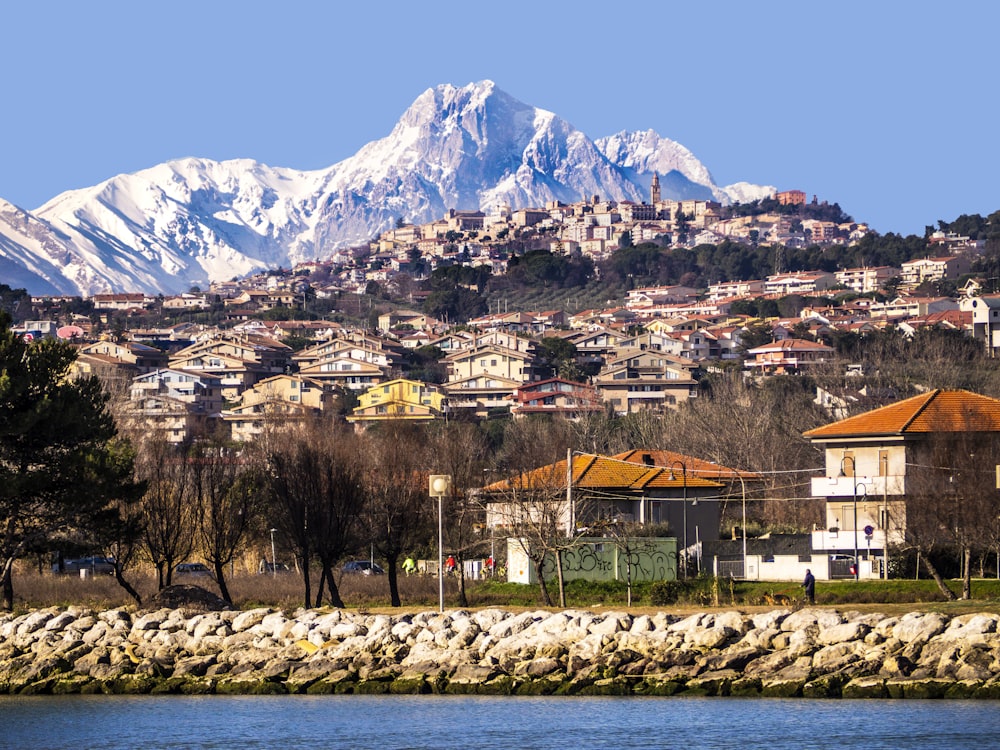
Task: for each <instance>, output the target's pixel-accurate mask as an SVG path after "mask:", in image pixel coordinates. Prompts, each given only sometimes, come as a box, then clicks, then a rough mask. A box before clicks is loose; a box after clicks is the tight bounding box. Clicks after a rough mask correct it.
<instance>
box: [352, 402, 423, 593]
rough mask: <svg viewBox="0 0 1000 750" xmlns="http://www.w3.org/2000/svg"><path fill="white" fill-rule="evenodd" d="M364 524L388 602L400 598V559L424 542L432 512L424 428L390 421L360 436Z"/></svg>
mask: <svg viewBox="0 0 1000 750" xmlns="http://www.w3.org/2000/svg"><path fill="white" fill-rule="evenodd" d="M363 443H364V445H365V450H364V451H363V455H364V456H365V459H366V470H365V479H364V484H365V495H366V503H365V513H364V520H365V525H366V527H367V529H368V534H369V537H370V538H371V540H372V544H373V545H374V546H375V549H377V550H378V552H379V554H380V555H381V556H382V557H384V558H385V562H386V573H387V576H386V577H387V579H388V583H389V599H390V602H391V604H392V606H393V607H398V606H400V605H401V604H402V600H401V599H400V596H399V578H398V572H399V571H398V565H397V563H398V562H399V558H400V557H401V556H402V555H404V554H406V552H407V550H408V549H410V548H412V547H413V546H414V545H415V544H416V543H417V542H418V541H421V540H423V539H425V538H426V536H425V535H426V533H427V529H428V527H429V524H428V519H429V518H430V515H431V511H430V507H429V503H428V498H427V487H426V482H427V472H425V471H424V465H425V458H424V452H425V448H426V435H425V429H424V428H423V427H421V426H418V425H414V424H412V423H408V422H403V421H398V420H393V421H388V422H385V423H382V424H380V425H377V427H376V428H374V429H371V430H369V431H368V433H366V434H365V436H364V440H363Z"/></svg>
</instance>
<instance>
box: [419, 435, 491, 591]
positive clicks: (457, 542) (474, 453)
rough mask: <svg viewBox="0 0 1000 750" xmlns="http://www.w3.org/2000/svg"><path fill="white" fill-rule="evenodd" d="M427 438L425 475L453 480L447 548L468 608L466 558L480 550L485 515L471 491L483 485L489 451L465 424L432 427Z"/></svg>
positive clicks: (482, 438)
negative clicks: (451, 556) (438, 474)
mask: <svg viewBox="0 0 1000 750" xmlns="http://www.w3.org/2000/svg"><path fill="white" fill-rule="evenodd" d="M427 438H428V448H429V453H428V459H427V461H428V464H427V465H428V469H430V471H429V472H428V473H434V474H437V473H440V474H448V475H450V476H451V478H452V496H451V497H449V498H445V501H446V505H445V509H444V512H445V515H446V517H447V519H448V523H447V537H446V538H447V544H448V549H449V550H451V551H452V554H454V555H457V562H458V571H457V572H458V600H459V605H460V606H463V607H465V606H467V605H468V597H467V595H466V590H465V565H464V560H465V559H466V557H467V556H468V555H469V554H470V553H473V552H475V551H477V550H481V549H482V547H483V544H484V541H485V540H484V539H483V537H482V534H481V533H480V531H479V530H480V529H483V528H485V524H484V521H485V511H484V508H483V507H482V505H481V503H480V502H479V501H478V499H477V498H475V497H474V496H473V492H472V490H473V489H474V488H477V487H479V486H480V485H481V484H482V480H483V477H484V475H485V470H486V468H487V461H488V456H489V451H488V449H487V445H486V441H485V439H484V437H483V434H482V432H481V431H480V430H479V429H478V428H477V427H476V426H475V425H473V424H470V423H467V422H451V423H442V424H438V425H434V426H432V428H431V429H430V431H429V432H428V435H427Z"/></svg>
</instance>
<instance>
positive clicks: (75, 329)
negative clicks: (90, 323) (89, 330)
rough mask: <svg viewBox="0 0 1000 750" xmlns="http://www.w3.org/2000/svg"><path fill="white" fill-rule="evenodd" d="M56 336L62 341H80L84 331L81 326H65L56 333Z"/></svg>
mask: <svg viewBox="0 0 1000 750" xmlns="http://www.w3.org/2000/svg"><path fill="white" fill-rule="evenodd" d="M56 336H58V337H59V338H61V339H78V338H81V337H82V336H83V329H82V328H80V326H63V327H62V328H60V329H59V330H57V331H56Z"/></svg>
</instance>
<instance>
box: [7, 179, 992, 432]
mask: <svg viewBox="0 0 1000 750" xmlns="http://www.w3.org/2000/svg"><path fill="white" fill-rule="evenodd" d="M659 193H660V191H659V180H658V178H655V179H654V181H653V185H652V189H651V195H650V202H649V203H648V204H634V203H629V202H624V203H615V202H612V201H600V200H598V199H597V198H594V199H592V200H589V201H581V202H580V203H577V204H573V205H562V204H559V203H553V204H551V205H549V206H546V207H545V208H544V209H537V210H536V209H519V210H516V211H511V210H510V209H509V208H508V207H499V208H498V209H497V210H496V211H495V212H492V213H489V214H485V213H483V212H479V211H474V212H468V211H466V212H463V211H454V210H453V211H449V213H448V215H447V216H446V217H444V218H442V219H441V220H439V221H436V222H433V223H430V224H427V225H422V226H409V225H403V224H402V222H400V224H401V226H399V227H397V228H395V229H393V230H390V231H388V232H385V233H383V234H382V235H381V236H380V237H378V238H376V239H375V240H373V241H372V242H371V243H370V246H369V247H368V248H365V249H355V250H354V251H353V255H344V254H340V255H337V256H335V257H334V258H332V259H329V260H328V261H325V262H323V263H320V262H311V263H305V264H301V265H300V266H297V267H295V268H293V269H291V271H290V272H287V273H275V274H260V275H256V276H253V277H249V278H247V279H236V280H231V281H223V282H216V283H213V284H212V285H211V287H210V289H208V290H207V291H201V290H197V289H195V290H192V291H191V292H190V293H186V294H181V295H176V296H169V297H164V296H162V295H160V296H156V295H150V294H129V293H123V294H110V293H109V294H98V295H95V296H94V297H93V298H91V299H90V300H89V301H90V302H91V303H92V305H93V314H92V315H91V316H89V317H87V316H84V315H73V314H68V315H67V314H60V313H59V312H58V311H59V310H64V309H65V308H66V305H67V303H69V302H71V301H72V300H71V299H70V298H53V297H49V298H45V297H39V298H34V299H33V300H32V304H33V311H32V312H33V314H34V316H33V317H32V319H28V320H24V321H23V322H21V323H20V324H19V325H18V326H17V330H18V331H19V332H20V333H22V334H23V335H25V336H28V337H39V336H41V337H45V336H49V337H59V338H66V339H69V340H71V341H72V342H73V344H74V346H76V347H77V348H78V358H77V361H76V363H75V365H74V367H75V368H76V371H77V372H79V373H81V374H84V375H90V374H94V375H98V376H100V377H101V378H102V380H104V381H105V382H107V383H113V384H114V387H115V389H116V392H117V393H118V394H120V396H121V400H122V401H124V402H125V403H126V404H127V406H126V407H125V408H124V409H123V418H125V419H127V420H128V421H129V422H131V423H132V424H134V425H142V426H143V428H144V429H147V430H156V431H160V432H162V434H163V435H164V436H166V437H167V439H169V440H170V441H173V442H178V443H179V442H184V441H188V440H190V439H192V438H193V437H196V436H198V435H201V434H209V433H211V434H216V435H217V434H220V430H221V431H222V432H224V433H225V434H226V435H227V436H229V437H230V438H232V439H234V440H237V441H244V440H250V439H253V436H254V435H255V434H257V433H258V432H259V431H260V430H261V428H262V427H261V426H262V424H264V423H265V422H266V421H268V420H273V419H275V418H276V416H277V415H280V419H281V420H283V421H287V420H302V419H307V418H308V417H309V416H310V415H313V414H318V413H336V414H340V415H342V416H344V417H345V418H346V419H347V421H349V422H351V423H353V424H355V425H357V426H358V427H362V426H364V425H365V424H368V423H372V422H377V421H380V420H385V419H387V418H398V417H403V418H405V419H407V420H413V421H427V420H435V419H443V418H446V417H447V416H449V415H453V416H454V415H458V414H463V415H465V416H469V417H473V418H478V419H486V418H491V417H496V416H498V415H501V414H509V415H511V416H513V417H514V418H519V417H523V416H525V415H529V414H542V413H544V414H559V415H562V416H565V417H568V418H571V419H573V418H579V417H580V416H581V415H584V414H587V413H598V412H604V411H608V412H611V413H614V414H617V415H626V414H634V413H637V412H640V411H654V412H656V411H663V410H665V409H676V408H678V407H679V406H680V405H681V404H683V403H685V402H686V401H688V400H689V399H693V398H697V396H698V391H699V374H700V373H704V372H706V371H710V370H712V369H713V368H716V369H717V368H719V367H723V366H733V365H738V366H740V367H742V368H743V369H744V370H745V372H746V373H747V375H748V376H754V377H766V376H769V375H776V374H801V373H807V372H809V371H810V370H814V369H816V368H818V367H823V366H825V365H828V363H830V362H831V361H832V360H833V359H834V356H833V355H834V352H835V350H834V347H833V346H832V345H831V343H832V338H833V337H834V335H835V334H837V333H851V334H854V335H859V336H863V335H865V334H866V333H870V332H873V331H879V330H886V329H887V328H893V329H895V330H898V331H900V332H902V333H903V334H904V335H907V336H911V335H913V334H914V333H915V332H916V331H918V330H920V329H922V328H928V327H930V328H935V329H948V330H956V331H962V332H964V333H965V334H967V335H968V336H970V337H972V338H974V339H975V340H977V341H979V342H981V343H982V346H983V347H984V349H985V350H986V351H987V352H988V353H989V354H990V355H991V356H992V355H993V354H995V353H996V348H997V347H998V346H1000V337H998V336H997V327H998V326H1000V320H998V319H997V316H998V310H1000V297H991V296H979V292H980V284H979V282H978V281H977V280H976V279H975V278H969V277H968V273H969V269H970V265H971V258H973V257H974V255H975V253H976V252H977V251H978V250H979V249H981V246H982V243H981V242H977V241H973V240H970V239H969V238H962V237H955V236H946V235H945V234H944V233H937V234H936V235H934V236H933V237H932V238H931V240H930V243H929V244H930V247H931V248H933V250H934V251H935V252H934V255H933V256H931V254H930V253H929V254H928V257H926V258H921V259H917V260H913V261H910V262H906V263H903V264H901V267H898V268H897V267H888V266H881V267H864V268H848V269H843V270H840V271H835V272H826V271H801V272H796V273H778V274H773V275H770V276H767V277H764V278H760V279H751V280H731V281H720V282H718V283H714V284H710V285H709V286H708V288H707V289H696V288H691V287H687V286H681V285H671V286H662V287H644V288H633V289H630V290H628V291H627V293H626V296H625V298H624V299H623V300H620V301H619V302H620V303H619V304H614V305H612V306H610V307H607V308H603V309H586V310H577V311H573V312H570V311H567V310H563V309H553V310H535V311H531V310H517V311H509V310H499V309H498V310H497V311H496V312H490V313H488V314H485V315H482V316H479V317H476V318H473V319H470V320H467V321H461V324H460V325H450V324H449V323H448V322H446V321H442V320H437V319H434V318H432V317H430V316H428V315H427V314H426V313H423V312H421V311H420V310H419V308H418V307H413V308H406V307H398V306H397V307H396V308H395V309H392V310H390V311H388V312H385V313H382V314H379V315H378V317H377V325H376V326H375V327H372V326H371V325H364V324H358V325H352V324H351V323H350V322H349V321H345V322H335V321H333V320H303V319H289V320H275V319H274V313H276V312H280V311H287V312H293V311H295V310H296V309H298V308H300V307H304V306H305V304H306V300H307V298H315V299H319V300H321V299H329V298H332V297H337V296H338V295H345V294H355V295H359V296H358V299H359V303H358V304H359V305H360V304H361V303H360V299H361V296H360V295H362V294H363V293H364V292H365V290H366V289H367V288H368V287H369V285H370V284H372V283H373V282H374V283H377V284H384V285H391V284H393V283H395V282H396V281H397V280H398V278H399V277H401V276H405V277H407V278H411V277H412V276H411V275H417V276H419V272H418V271H417V269H416V266H418V265H419V266H422V273H423V274H424V275H426V274H428V273H430V272H431V271H432V270H433V269H434V268H435V267H437V266H439V265H445V266H448V265H460V264H464V265H469V266H476V265H483V264H486V265H488V266H489V268H490V272H491V273H502V272H503V270H504V267H505V264H506V263H507V261H508V259H509V258H510V257H512V254H511V253H510V252H507V251H504V250H503V249H502V248H503V243H504V242H505V241H507V240H508V238H512V237H514V236H517V237H518V238H519V240H521V241H522V242H527V243H528V244H527V245H523V244H522V247H528V248H538V247H543V248H545V249H547V250H549V251H551V252H553V253H556V252H558V253H561V254H567V253H569V254H573V253H583V254H586V255H587V256H590V257H593V258H595V259H597V258H600V257H603V256H604V255H606V254H608V253H610V252H611V251H612V250H615V249H618V243H619V242H621V241H622V238H623V236H628V235H630V236H631V241H633V242H634V241H636V240H638V239H644V240H649V241H654V242H662V243H664V245H665V246H673V245H675V244H676V243H677V242H682V243H688V244H689V245H693V244H698V243H702V242H705V241H718V240H719V239H720V238H730V239H732V238H736V239H740V240H748V238H749V237H750V233H754V237H755V238H756V237H757V236H760V237H765V236H766V237H767V238H768V240H769V241H775V242H782V243H786V244H794V243H795V242H797V241H801V242H805V241H808V242H810V243H814V244H815V243H830V242H834V241H837V242H841V243H845V242H846V243H849V242H852V241H856V240H857V239H858V238H859V237H861V236H863V235H864V232H865V227H864V225H861V224H854V223H852V224H849V225H833V224H832V223H830V222H818V221H809V220H807V221H798V220H795V219H793V218H788V217H787V216H786V217H783V216H780V215H776V214H775V215H769V214H764V215H757V216H753V217H742V218H739V219H729V220H723V219H720V218H719V216H720V209H721V206H719V205H718V204H714V203H712V202H710V201H669V200H662V199H661V198H660V194H659ZM775 200H776V202H777V204H779V205H804V204H805V202H806V196H805V194H804V193H803V192H802V191H797V190H792V191H787V192H783V193H778V194H777V195H776V196H775ZM814 203H815V199H814ZM796 232H798V233H799V234H798V235H796V234H795V233H796ZM706 233H708V235H710V236H706ZM959 278H967V281H966V283H965V284H964V286H963V287H962V288H961V289H960V294H959V296H957V297H945V296H927V295H926V294H919V293H917V292H916V291H915V290H918V289H926V288H927V282H936V281H940V280H956V279H959ZM886 290H891V291H892V296H888V295H887V294H886ZM851 293H853V294H851ZM418 295H419V293H418V292H415V293H411V294H410V297H411V298H414V299H413V301H414V302H417V299H416V297H417V296H418ZM789 297H795V298H797V299H799V300H800V301H801V303H800V305H798V306H799V307H800V308H801V309H800V310H799V311H798V314H797V315H795V316H794V317H778V316H769V317H761V316H754V315H749V314H746V313H741V312H739V310H740V307H741V303H745V302H747V301H760V300H781V299H783V298H789ZM838 297H839V298H841V299H843V300H844V301H840V302H838V301H837V299H838ZM879 299H881V301H878V300H879ZM213 305H215V306H216V307H218V306H220V305H221V308H222V311H223V313H222V315H221V317H220V318H219V320H220V322H219V323H218V324H216V325H206V324H203V323H196V322H192V321H187V322H185V321H184V320H183V318H184V314H185V313H191V314H192V316H191V317H193V314H194V313H198V312H200V311H203V310H208V309H210V308H212V306H213ZM150 310H156V311H158V312H159V313H160V314H161V315H163V316H168V315H173V316H175V318H174V319H175V320H177V319H180V320H181V322H173V323H171V324H170V325H164V326H159V327H132V326H133V325H134V324H132V323H130V321H131V320H133V319H135V320H139V319H140V316H141V314H142V313H146V312H148V311H150ZM269 313H270V315H268V314H269ZM113 323H114V325H113ZM751 333H752V335H748V334H751ZM546 341H547V343H546V344H545V346H544V347H543V346H542V342H546ZM554 341H558V342H561V344H560V346H561V352H562V353H561V355H560V356H561V358H559V359H553V357H552V356H550V355H551V351H549V350H550V349H552V344H553V343H554ZM289 342H292V343H293V344H295V345H294V346H293V345H290V343H289ZM748 343H752V344H753V345H750V346H748V345H747V344H748ZM415 352H420V353H421V354H423V355H424V356H423V359H424V360H425V359H426V357H427V356H428V355H430V356H433V357H436V359H437V361H436V363H434V364H435V365H436V376H435V377H433V378H427V377H424V378H420V377H413V376H412V371H413V370H414V369H416V368H415V366H414V357H413V355H414V353H415ZM424 369H426V368H424ZM817 398H819V399H823V398H826V403H827V404H830V403H832V402H833V401H838V400H839V399H838V397H835V396H832V395H831V394H820V395H818V396H817Z"/></svg>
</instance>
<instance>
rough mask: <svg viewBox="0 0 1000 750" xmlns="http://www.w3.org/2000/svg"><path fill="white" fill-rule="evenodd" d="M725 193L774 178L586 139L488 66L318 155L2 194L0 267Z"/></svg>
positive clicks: (635, 142) (739, 194)
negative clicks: (11, 199)
mask: <svg viewBox="0 0 1000 750" xmlns="http://www.w3.org/2000/svg"><path fill="white" fill-rule="evenodd" d="M654 172H657V173H659V174H660V180H661V191H662V195H663V197H664V198H673V199H688V198H700V199H713V200H719V201H721V202H723V203H728V202H730V201H732V200H740V201H745V200H752V199H754V198H759V197H763V196H765V195H769V194H771V193H772V192H773V191H774V188H771V187H768V186H754V185H750V184H748V183H739V184H737V185H733V186H729V187H720V186H718V185H716V184H715V183H714V181H713V180H712V177H711V174H710V173H709V172H708V170H707V169H706V168H705V167H704V165H702V164H701V163H700V162H699V161H698V160H697V159H696V158H695V157H694V155H693V154H691V152H690V151H688V150H687V149H686V148H684V147H683V146H681V145H680V144H677V143H675V142H673V141H670V140H669V139H667V138H663V137H661V136H659V135H657V134H656V133H655V132H653V131H646V132H643V133H627V132H622V133H618V134H616V135H614V136H610V137H606V138H600V139H598V140H596V141H594V140H591V139H590V138H588V137H587V136H586V135H585V134H583V133H582V132H580V131H579V130H577V129H575V128H574V127H573V126H572V125H571V124H570V123H568V122H566V121H565V120H563V119H562V118H560V117H558V116H557V115H555V114H554V113H551V112H547V111H545V110H542V109H539V108H537V107H532V106H530V105H527V104H524V103H522V102H520V101H518V100H517V99H515V98H513V97H512V96H510V95H509V94H507V93H505V92H503V91H501V90H500V89H499V88H497V87H496V85H495V84H494V83H493V82H492V81H481V82H478V83H473V84H469V85H468V86H465V87H461V88H459V87H455V86H451V85H443V86H438V87H435V88H432V89H428V90H427V91H425V92H424V93H423V94H421V95H420V96H419V97H418V98H417V99H416V101H414V103H413V104H412V105H411V106H410V107H409V108H408V109H407V110H406V112H405V113H404V114H403V116H402V117H401V118H400V120H399V122H398V123H397V124H396V125H395V127H394V128H393V129H392V132H391V133H390V134H389V135H388V136H386V137H385V138H381V139H379V140H375V141H372V142H371V143H369V144H367V145H366V146H364V147H362V148H361V149H360V150H359V151H358V152H357V153H356V154H355V155H354V156H352V157H350V158H348V159H345V160H344V161H341V162H339V163H337V164H335V165H333V166H331V167H329V168H327V169H322V170H316V171H299V170H293V169H285V168H280V167H270V166H268V165H265V164H261V163H259V162H255V161H253V160H250V159H237V160H230V161H224V162H217V161H212V160H209V159H197V158H187V159H179V160H176V161H171V162H167V163H164V164H159V165H156V166H154V167H151V168H150V169H146V170H143V171H140V172H136V173H134V174H126V175H118V176H116V177H112V178H111V179H109V180H106V181H105V182H103V183H101V184H99V185H96V186H93V187H91V188H85V189H81V190H74V191H69V192H66V193H63V194H61V195H59V196H56V197H55V198H53V199H52V200H50V201H49V202H47V203H46V204H44V205H43V206H41V207H39V208H38V209H37V210H34V211H26V210H24V209H23V208H20V207H17V206H14V205H12V204H10V203H7V202H4V201H0V280H2V281H3V282H4V283H7V284H8V285H14V286H23V287H25V288H27V289H28V291H29V292H32V293H34V294H55V293H63V294H83V295H91V294H96V293H101V292H124V291H131V292H151V293H159V292H162V293H178V292H181V291H186V290H187V289H188V288H190V287H191V286H192V285H195V284H199V285H204V284H206V283H207V282H208V281H217V280H223V279H229V278H233V277H237V276H242V275H245V274H249V273H253V272H257V271H263V270H268V269H272V268H276V267H279V266H284V267H289V266H291V265H293V264H295V263H297V262H300V261H304V260H312V259H324V258H328V257H330V256H331V255H332V254H333V253H334V252H335V251H336V250H337V249H338V248H344V247H348V246H351V245H357V244H361V243H364V242H367V241H368V240H369V239H370V238H372V237H373V236H375V235H377V234H378V233H379V232H381V231H383V230H385V229H387V228H389V227H391V226H393V225H394V223H395V222H396V221H397V220H398V219H404V220H405V221H408V222H413V223H422V222H426V221H430V220H433V219H436V218H440V217H441V216H443V215H444V214H445V213H446V212H447V210H448V209H450V208H456V209H479V208H483V209H488V208H490V207H492V206H495V205H501V204H506V205H510V206H511V207H513V208H520V207H530V206H541V205H544V204H545V202H546V201H550V200H561V201H563V202H573V201H577V200H580V199H581V198H582V197H584V196H591V195H600V196H602V197H603V198H608V199H612V200H632V201H637V202H641V201H643V200H646V199H648V195H649V184H650V181H651V180H652V176H653V173H654Z"/></svg>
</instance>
